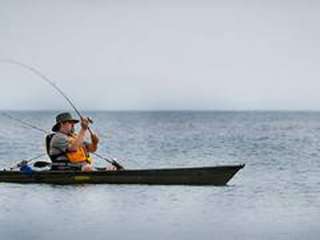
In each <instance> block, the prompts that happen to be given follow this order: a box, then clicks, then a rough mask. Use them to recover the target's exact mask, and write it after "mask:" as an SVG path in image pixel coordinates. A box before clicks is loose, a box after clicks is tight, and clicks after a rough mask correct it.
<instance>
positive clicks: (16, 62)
mask: <svg viewBox="0 0 320 240" xmlns="http://www.w3.org/2000/svg"><path fill="white" fill-rule="evenodd" d="M0 62H5V63H9V64H14V65H17V66H20V67H23V68H25V69H28V70H29V71H31V72H33V73H34V74H36V75H37V76H38V77H40V79H42V80H44V81H45V82H47V83H48V84H49V85H50V86H51V87H53V88H54V89H55V90H56V91H57V92H58V93H59V94H60V95H61V96H63V98H64V99H65V100H66V101H67V102H68V103H69V104H70V106H71V107H72V108H73V110H74V111H75V112H76V113H77V115H78V116H79V117H80V119H82V118H83V116H82V114H81V113H80V112H79V110H78V109H77V108H76V106H75V105H74V104H73V103H72V101H71V99H70V98H69V97H68V96H67V95H66V94H65V93H64V92H63V91H62V90H61V89H60V88H59V87H58V86H57V85H56V84H55V83H54V82H52V81H51V80H50V79H49V78H48V77H46V76H45V75H44V74H43V73H41V72H40V71H39V70H37V69H35V68H34V67H31V66H28V65H26V64H24V63H21V62H18V61H15V60H11V59H0ZM88 120H89V122H90V123H93V121H92V120H91V119H90V118H88ZM88 130H89V132H90V134H91V135H93V132H92V130H91V128H90V127H88ZM97 156H98V155H97ZM98 157H102V156H101V155H99V156H98ZM102 158H103V159H104V160H106V161H107V162H109V163H110V164H112V165H113V166H115V167H116V168H117V169H124V167H123V166H121V165H120V164H119V163H118V162H117V161H116V160H114V159H112V160H111V161H110V160H108V159H107V158H104V157H102Z"/></svg>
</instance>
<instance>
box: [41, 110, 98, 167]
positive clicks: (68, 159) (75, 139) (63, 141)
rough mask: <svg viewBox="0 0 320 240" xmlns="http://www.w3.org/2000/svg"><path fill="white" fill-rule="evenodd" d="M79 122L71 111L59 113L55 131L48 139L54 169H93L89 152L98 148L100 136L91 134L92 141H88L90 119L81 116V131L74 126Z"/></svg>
mask: <svg viewBox="0 0 320 240" xmlns="http://www.w3.org/2000/svg"><path fill="white" fill-rule="evenodd" d="M77 123H79V120H77V119H74V118H73V117H72V115H71V114H70V113H69V112H64V113H60V114H58V115H57V117H56V124H55V125H54V126H53V127H52V131H53V132H54V133H53V134H50V135H48V136H47V139H46V142H47V151H48V154H49V156H50V158H51V161H52V170H70V169H72V170H82V171H92V170H93V168H92V159H91V157H90V155H89V153H93V152H95V151H96V150H97V148H98V143H99V138H98V137H97V135H95V134H91V143H89V142H86V141H85V135H86V132H87V130H88V128H89V119H88V118H86V117H82V118H81V120H80V126H81V128H80V131H79V133H76V132H75V128H74V126H75V124H77Z"/></svg>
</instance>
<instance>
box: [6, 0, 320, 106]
mask: <svg viewBox="0 0 320 240" xmlns="http://www.w3.org/2000/svg"><path fill="white" fill-rule="evenodd" d="M319 12H320V3H317V1H305V0H301V1H267V0H265V1H244V0H231V1H225V0H220V1H215V0H212V1H209V0H207V1H203V0H197V1H196V0H194V1H177V0H171V1H167V0H165V1H158V0H157V1H153V0H150V1H139V0H138V1H123V0H113V1H111V0H105V1H103V0H96V1H93V0H77V1H76V0H73V1H72V0H55V1H49V0H41V1H40V0H39V1H31V0H29V1H28V0H25V1H22V0H20V1H18V0H1V1H0V58H1V59H7V58H9V59H14V60H17V61H20V62H23V63H25V64H28V65H30V66H33V67H35V68H37V69H38V70H40V71H41V72H42V73H44V74H45V75H46V76H47V77H48V78H49V79H51V80H53V81H54V82H56V83H57V85H58V86H60V88H62V89H63V90H64V91H65V92H66V93H67V94H68V95H69V96H70V97H71V99H73V100H74V102H75V104H76V105H78V106H80V108H81V109H93V110H97V109H99V110H166V109H168V110H176V109H181V110H186V109H193V110H208V109H217V110H223V109H226V110H258V109H261V110H263V109H267V110H270V109H275V110H279V109H285V110H320V94H319V91H320V81H319V80H320V78H319V77H320V67H319V66H320V28H319V26H318V25H319V22H320V14H319ZM0 81H1V90H2V91H1V95H0V109H64V108H67V107H69V106H68V105H67V103H66V102H65V101H64V100H63V99H61V98H60V96H59V95H58V94H57V93H56V92H54V90H53V89H52V88H51V87H50V86H49V85H48V84H47V83H45V82H43V81H42V80H41V79H40V78H39V77H38V76H36V75H34V74H33V73H31V72H28V71H27V70H25V69H22V68H20V67H17V66H14V65H9V64H4V63H0Z"/></svg>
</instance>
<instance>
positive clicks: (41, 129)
mask: <svg viewBox="0 0 320 240" xmlns="http://www.w3.org/2000/svg"><path fill="white" fill-rule="evenodd" d="M1 114H2V115H3V116H5V117H7V118H9V119H11V120H14V121H16V122H18V123H20V124H22V125H24V126H27V127H30V128H32V129H34V130H37V131H39V132H42V133H45V134H50V132H48V131H46V130H44V129H43V128H39V127H37V126H35V125H33V124H31V123H29V122H26V121H24V120H21V119H18V118H15V117H13V116H12V115H10V114H8V113H4V112H2V113H1ZM92 154H93V155H95V156H97V157H98V158H101V159H103V160H105V161H107V162H108V163H110V164H112V163H111V162H113V161H115V162H117V161H116V160H115V158H114V157H112V156H110V158H111V160H110V159H109V158H106V157H104V156H102V155H100V154H98V153H92ZM44 155H46V154H41V155H39V156H37V157H34V158H32V159H29V160H23V161H21V162H20V163H18V164H16V165H15V167H12V168H11V169H13V168H16V167H19V166H18V165H19V164H22V163H25V164H27V163H29V162H31V161H33V160H35V159H38V158H40V157H42V156H44ZM48 165H50V163H48V162H36V163H35V165H34V166H35V167H44V166H48ZM120 166H121V165H120ZM122 169H123V167H122Z"/></svg>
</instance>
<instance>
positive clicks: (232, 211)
mask: <svg viewBox="0 0 320 240" xmlns="http://www.w3.org/2000/svg"><path fill="white" fill-rule="evenodd" d="M11 114H12V115H14V116H15V117H18V118H21V119H24V120H26V121H28V122H30V123H32V124H34V125H37V126H39V127H42V128H45V129H50V128H51V125H52V124H53V123H54V117H55V115H56V112H13V113H11ZM89 114H90V116H92V117H93V118H94V119H95V124H94V129H95V130H96V131H97V132H98V133H100V135H101V136H102V137H101V138H102V145H101V148H100V150H99V153H100V154H104V155H108V154H112V155H113V156H116V157H117V158H118V160H119V161H120V162H121V163H122V164H123V165H124V166H126V167H127V168H151V167H152V168H155V167H180V166H203V165H221V164H238V163H246V167H245V168H244V169H242V170H241V171H240V172H239V173H238V174H237V175H236V176H235V177H234V178H233V179H232V180H231V182H230V184H229V186H226V187H190V186H125V185H122V186H117V185H97V186H95V185H81V186H51V185H19V184H4V183H0V206H1V208H0V236H1V239H30V240H31V239H50V240H51V239H52V240H54V239H88V238H90V239H116V238H117V239H165V238H167V239H215V238H216V239H218V238H219V239H290V240H291V239H319V236H318V235H319V234H320V177H319V173H320V113H313V112H92V113H89ZM0 124H1V126H2V128H1V129H0V168H4V167H8V166H11V165H13V164H14V163H15V162H17V161H18V160H20V159H23V158H31V157H33V156H36V155H38V154H39V153H42V152H44V144H43V141H44V140H43V134H42V133H40V132H37V131H35V130H32V129H29V128H25V127H21V125H20V124H19V123H16V122H13V121H12V120H9V119H7V118H5V117H3V116H0ZM96 164H97V165H99V166H103V165H105V162H103V161H101V160H98V159H97V160H96Z"/></svg>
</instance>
